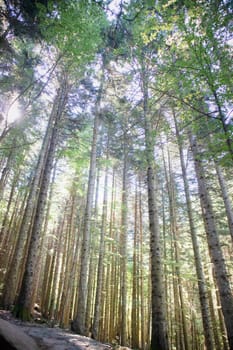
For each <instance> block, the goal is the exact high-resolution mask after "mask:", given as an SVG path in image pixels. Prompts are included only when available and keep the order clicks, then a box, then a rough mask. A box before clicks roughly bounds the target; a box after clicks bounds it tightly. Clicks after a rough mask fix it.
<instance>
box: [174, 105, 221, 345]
mask: <svg viewBox="0 0 233 350" xmlns="http://www.w3.org/2000/svg"><path fill="white" fill-rule="evenodd" d="M173 116H174V121H175V129H176V137H177V142H178V147H179V153H180V162H181V169H182V177H183V182H184V191H185V199H186V205H187V212H188V219H189V227H190V234H191V238H192V245H193V252H194V259H195V268H196V274H197V279H198V291H199V300H200V304H201V314H202V322H203V329H204V335H205V345H206V349H207V350H214V348H215V346H214V337H213V328H212V324H211V316H210V310H209V302H208V294H207V288H206V281H205V274H204V269H203V265H202V260H201V254H200V248H199V242H198V238H197V232H196V227H195V223H194V218H193V208H192V202H191V198H190V190H189V183H188V177H187V170H186V165H185V159H184V151H183V144H182V140H181V137H180V132H179V128H178V123H177V120H176V116H175V113H174V112H173Z"/></svg>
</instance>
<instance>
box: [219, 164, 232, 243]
mask: <svg viewBox="0 0 233 350" xmlns="http://www.w3.org/2000/svg"><path fill="white" fill-rule="evenodd" d="M215 168H216V172H217V176H218V181H219V185H220V188H221V192H222V198H223V201H224V204H225V210H226V215H227V221H228V227H229V231H230V235H231V239H232V242H233V209H232V205H231V201H230V198H229V194H228V191H227V186H226V182H225V179H224V176H223V173H222V170H221V168H220V166H218V165H217V164H216V165H215Z"/></svg>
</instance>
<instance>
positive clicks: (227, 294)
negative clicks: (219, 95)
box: [189, 134, 233, 350]
mask: <svg viewBox="0 0 233 350" xmlns="http://www.w3.org/2000/svg"><path fill="white" fill-rule="evenodd" d="M189 138H190V145H191V149H192V153H193V157H194V165H195V171H196V176H197V181H198V191H199V196H200V201H201V207H202V213H203V220H204V223H205V228H206V236H207V242H208V246H209V252H210V257H211V260H212V263H213V266H214V271H215V276H216V281H217V285H218V289H219V295H220V301H221V306H222V312H223V316H224V321H225V325H226V329H227V337H228V342H229V346H230V350H233V327H232V325H233V296H232V292H231V288H230V283H229V279H228V275H227V271H226V265H225V261H224V257H223V254H222V250H221V246H220V242H219V237H218V232H217V228H216V223H215V218H214V213H213V207H212V202H211V199H210V196H209V192H208V187H207V184H206V179H205V169H204V167H203V164H202V160H201V154H200V152H199V149H198V145H197V141H196V138H195V137H194V136H193V135H191V134H189Z"/></svg>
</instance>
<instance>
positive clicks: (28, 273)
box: [14, 80, 68, 320]
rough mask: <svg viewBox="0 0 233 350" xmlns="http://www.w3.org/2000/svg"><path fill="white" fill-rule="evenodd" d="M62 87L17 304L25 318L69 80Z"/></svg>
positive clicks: (28, 315)
mask: <svg viewBox="0 0 233 350" xmlns="http://www.w3.org/2000/svg"><path fill="white" fill-rule="evenodd" d="M62 84H63V85H62V87H61V88H60V89H59V91H58V96H59V98H58V99H57V101H56V102H57V107H56V114H55V119H54V125H53V131H52V135H51V140H50V144H49V148H48V153H47V156H46V160H45V165H44V172H43V176H42V178H41V187H40V190H39V194H38V201H37V207H36V211H35V218H34V222H33V225H32V234H31V239H30V243H29V251H28V256H27V260H26V268H25V272H24V276H23V281H22V286H21V289H20V293H19V297H18V300H17V303H16V306H15V310H14V314H15V316H16V317H19V318H22V319H23V320H29V319H30V318H31V308H32V305H33V303H34V295H33V294H34V293H33V291H34V288H33V287H34V286H33V282H34V278H35V273H36V262H37V257H38V248H39V245H40V238H41V228H42V224H43V219H44V212H45V211H44V209H45V204H46V198H47V192H48V187H49V182H50V175H51V172H52V166H53V161H54V154H55V149H56V144H57V138H58V131H59V123H60V121H61V118H62V115H63V112H64V109H65V106H66V102H67V94H68V86H67V81H64V80H63V81H62Z"/></svg>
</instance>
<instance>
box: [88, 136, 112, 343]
mask: <svg viewBox="0 0 233 350" xmlns="http://www.w3.org/2000/svg"><path fill="white" fill-rule="evenodd" d="M106 148H107V149H106V153H107V155H106V161H107V162H108V160H109V132H108V141H107V146H106ZM107 201H108V165H107V166H106V169H105V180H104V198H103V212H102V223H101V235H100V245H99V261H98V272H97V284H96V296H95V309H94V319H93V327H92V336H93V338H94V339H98V337H99V326H100V316H101V305H102V288H103V273H104V270H103V269H104V265H103V263H104V254H105V236H106V229H107Z"/></svg>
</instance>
